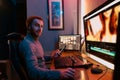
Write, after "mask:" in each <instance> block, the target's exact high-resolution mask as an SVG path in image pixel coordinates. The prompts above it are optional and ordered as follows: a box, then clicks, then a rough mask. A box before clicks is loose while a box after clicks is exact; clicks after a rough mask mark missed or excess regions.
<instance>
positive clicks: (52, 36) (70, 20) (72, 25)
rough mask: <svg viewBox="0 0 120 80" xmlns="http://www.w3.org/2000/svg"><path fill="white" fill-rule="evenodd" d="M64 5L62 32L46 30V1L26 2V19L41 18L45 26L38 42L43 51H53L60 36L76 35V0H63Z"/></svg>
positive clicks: (31, 0) (30, 0) (33, 0)
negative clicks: (34, 16)
mask: <svg viewBox="0 0 120 80" xmlns="http://www.w3.org/2000/svg"><path fill="white" fill-rule="evenodd" d="M63 5H64V30H48V26H49V25H48V5H47V0H27V17H29V16H31V15H37V16H41V17H42V18H43V19H44V22H45V25H44V30H43V34H42V36H41V37H40V41H41V43H42V45H43V48H44V51H45V52H49V51H51V50H53V49H55V45H56V43H57V41H58V35H60V34H76V33H77V0H69V2H68V0H63Z"/></svg>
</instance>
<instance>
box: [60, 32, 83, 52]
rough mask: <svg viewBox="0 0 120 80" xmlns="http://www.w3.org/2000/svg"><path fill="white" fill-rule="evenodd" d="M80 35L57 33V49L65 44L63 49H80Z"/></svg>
mask: <svg viewBox="0 0 120 80" xmlns="http://www.w3.org/2000/svg"><path fill="white" fill-rule="evenodd" d="M80 45H81V37H80V35H79V34H74V35H67V34H64V35H59V49H61V48H63V47H64V46H66V48H65V50H81V46H80Z"/></svg>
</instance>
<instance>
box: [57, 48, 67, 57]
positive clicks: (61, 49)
mask: <svg viewBox="0 0 120 80" xmlns="http://www.w3.org/2000/svg"><path fill="white" fill-rule="evenodd" d="M65 48H66V46H64V47H63V48H62V49H61V50H60V52H59V53H57V54H58V56H60V55H61V53H62V52H63V50H64V49H65Z"/></svg>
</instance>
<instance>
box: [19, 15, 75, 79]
mask: <svg viewBox="0 0 120 80" xmlns="http://www.w3.org/2000/svg"><path fill="white" fill-rule="evenodd" d="M43 24H44V22H43V19H42V18H41V17H38V16H31V17H29V18H28V19H27V21H26V26H27V29H28V33H27V35H26V37H25V38H24V40H23V41H22V42H21V43H20V46H19V50H20V54H21V55H22V56H23V59H24V62H25V67H26V69H27V72H28V75H29V76H30V78H31V79H33V80H61V79H66V78H73V77H74V73H75V70H74V69H72V68H67V69H63V70H49V69H47V68H46V65H45V58H44V51H43V48H42V45H41V43H40V42H39V40H38V39H39V36H40V35H41V34H42V30H43ZM58 52H59V50H55V51H53V52H52V55H51V58H53V57H55V56H57V54H56V53H58Z"/></svg>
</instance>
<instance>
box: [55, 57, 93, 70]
mask: <svg viewBox="0 0 120 80" xmlns="http://www.w3.org/2000/svg"><path fill="white" fill-rule="evenodd" d="M54 63H55V68H67V67H71V68H86V69H87V68H89V67H90V66H92V65H93V64H92V63H90V62H87V63H84V58H83V57H82V56H80V55H74V56H65V57H58V58H54Z"/></svg>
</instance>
